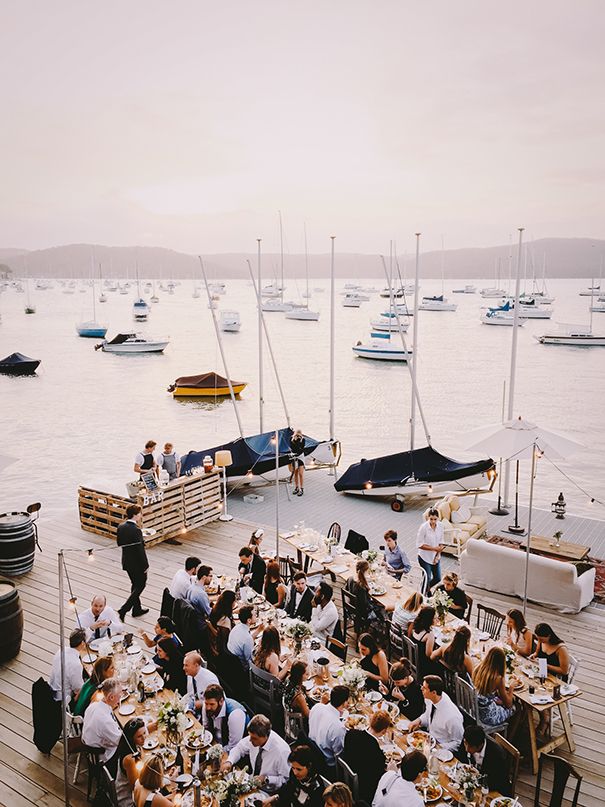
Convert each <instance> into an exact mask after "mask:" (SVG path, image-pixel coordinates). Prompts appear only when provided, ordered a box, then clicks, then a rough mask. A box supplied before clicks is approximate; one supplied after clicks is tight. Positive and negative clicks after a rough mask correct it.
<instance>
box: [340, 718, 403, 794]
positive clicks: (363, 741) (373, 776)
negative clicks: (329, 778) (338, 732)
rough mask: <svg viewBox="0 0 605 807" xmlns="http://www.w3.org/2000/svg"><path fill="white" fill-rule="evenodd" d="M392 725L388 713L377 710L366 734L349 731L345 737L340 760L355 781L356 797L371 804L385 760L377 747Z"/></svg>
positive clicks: (358, 731) (357, 730) (380, 749)
mask: <svg viewBox="0 0 605 807" xmlns="http://www.w3.org/2000/svg"><path fill="white" fill-rule="evenodd" d="M392 725H393V723H392V721H391V717H390V715H389V713H388V712H386V711H384V710H379V711H378V712H374V713H373V714H372V716H371V718H370V726H369V728H368V730H367V731H360V730H359V729H351V730H349V731H347V734H346V737H345V744H344V749H343V752H342V758H343V759H344V761H345V762H346V763H347V765H348V766H349V768H351V770H352V771H353V773H356V774H357V777H358V780H359V798H360V799H362V800H363V801H366V802H368V804H371V802H372V799H373V798H374V793H375V792H376V786H377V785H378V780H379V779H380V777H381V776H382V774H383V773H384V769H385V767H386V757H385V755H384V751H383V750H382V748H381V747H380V745H379V742H378V741H379V740H380V739H381V738H383V737H384V736H385V735H386V733H387V731H388V730H389V729H390V728H391V726H392Z"/></svg>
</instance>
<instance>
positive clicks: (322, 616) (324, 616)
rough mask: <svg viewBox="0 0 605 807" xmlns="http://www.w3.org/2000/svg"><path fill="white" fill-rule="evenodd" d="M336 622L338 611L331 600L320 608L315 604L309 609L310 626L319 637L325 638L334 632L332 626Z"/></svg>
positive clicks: (333, 626) (334, 625)
mask: <svg viewBox="0 0 605 807" xmlns="http://www.w3.org/2000/svg"><path fill="white" fill-rule="evenodd" d="M337 622H338V611H337V610H336V606H335V605H334V602H333V600H330V602H328V603H326V605H325V606H324V607H323V608H322V607H321V605H316V606H315V608H313V610H312V611H311V628H312V629H313V633H314V634H315V636H317V637H318V638H319V639H324V640H325V639H327V638H328V636H331V635H332V634H333V633H334V628H335V627H336V623H337Z"/></svg>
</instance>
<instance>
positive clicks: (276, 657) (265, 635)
mask: <svg viewBox="0 0 605 807" xmlns="http://www.w3.org/2000/svg"><path fill="white" fill-rule="evenodd" d="M291 663H292V660H291V659H286V661H284V662H282V660H281V640H280V638H279V631H278V630H277V628H276V627H274V626H273V625H270V626H269V627H267V628H265V629H264V631H263V632H262V635H261V640H260V644H259V646H258V649H257V651H256V654H255V656H254V664H255V665H256V666H257V667H259V668H260V669H261V670H264V671H265V672H268V673H271V675H274V676H275V677H276V678H278V679H279V680H280V681H283V680H284V678H285V677H286V676H287V675H288V670H289V669H290V665H291Z"/></svg>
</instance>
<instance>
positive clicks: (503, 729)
mask: <svg viewBox="0 0 605 807" xmlns="http://www.w3.org/2000/svg"><path fill="white" fill-rule="evenodd" d="M455 683H456V706H457V707H458V709H460V711H461V712H462V714H463V715H464V716H465V717H466V718H467V719H468V720H469V721H470V722H471V723H476V724H477V725H478V726H481V728H482V729H483V730H484V731H485V733H486V734H495V733H496V732H499V733H500V734H502V735H503V736H506V733H507V731H508V722H506V723H500V724H498V725H497V726H487V725H486V724H485V723H482V722H481V720H480V718H479V703H478V701H477V692H476V690H475V688H474V687H473V686H472V685H471V684H469V683H467V681H465V680H464V679H462V678H460V676H459V675H457V676H456V682H455Z"/></svg>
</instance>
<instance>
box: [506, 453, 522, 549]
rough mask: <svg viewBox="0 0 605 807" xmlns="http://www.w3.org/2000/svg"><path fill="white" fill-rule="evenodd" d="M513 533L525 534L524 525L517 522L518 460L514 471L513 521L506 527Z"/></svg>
mask: <svg viewBox="0 0 605 807" xmlns="http://www.w3.org/2000/svg"><path fill="white" fill-rule="evenodd" d="M508 531H509V532H512V534H513V535H525V527H522V526H521V525H520V524H519V460H517V468H516V471H515V523H514V524H511V525H510V526H509V528H508Z"/></svg>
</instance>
